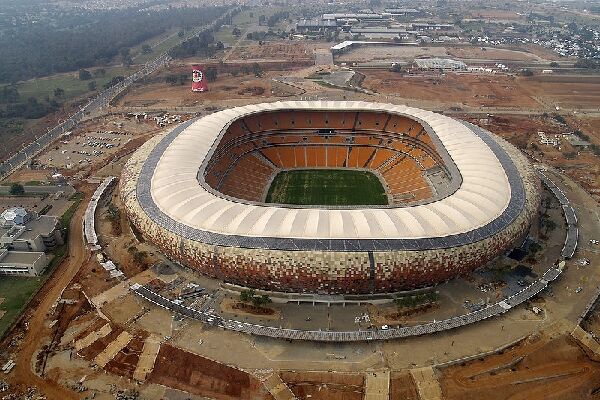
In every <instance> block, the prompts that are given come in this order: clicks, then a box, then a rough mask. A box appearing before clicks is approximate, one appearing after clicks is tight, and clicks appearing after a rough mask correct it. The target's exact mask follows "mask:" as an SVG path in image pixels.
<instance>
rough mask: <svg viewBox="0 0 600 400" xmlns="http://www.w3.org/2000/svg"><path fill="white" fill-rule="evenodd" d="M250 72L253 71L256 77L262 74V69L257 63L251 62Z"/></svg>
mask: <svg viewBox="0 0 600 400" xmlns="http://www.w3.org/2000/svg"><path fill="white" fill-rule="evenodd" d="M252 72H254V76H256V77H257V78H260V77H261V76H262V74H263V70H262V67H261V66H260V64H259V63H254V64H252Z"/></svg>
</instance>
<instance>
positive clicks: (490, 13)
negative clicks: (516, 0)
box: [469, 8, 525, 20]
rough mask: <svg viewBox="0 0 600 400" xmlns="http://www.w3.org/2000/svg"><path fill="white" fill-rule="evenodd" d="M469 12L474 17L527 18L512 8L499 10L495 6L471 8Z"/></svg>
mask: <svg viewBox="0 0 600 400" xmlns="http://www.w3.org/2000/svg"><path fill="white" fill-rule="evenodd" d="M469 14H470V16H471V17H472V18H485V19H492V20H494V19H500V20H508V19H512V20H523V19H525V18H524V17H523V16H522V15H519V14H517V13H516V12H515V11H511V10H499V9H493V8H474V9H471V10H469Z"/></svg>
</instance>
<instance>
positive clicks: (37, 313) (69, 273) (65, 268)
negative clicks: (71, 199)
mask: <svg viewBox="0 0 600 400" xmlns="http://www.w3.org/2000/svg"><path fill="white" fill-rule="evenodd" d="M89 200H90V194H89V193H87V191H86V193H85V198H84V199H83V201H81V203H80V204H79V206H78V208H77V210H76V212H75V214H74V215H73V218H71V224H70V229H69V241H68V256H67V257H66V258H65V260H64V261H63V262H62V263H61V264H60V265H59V266H58V267H57V268H56V270H55V271H54V274H53V275H52V277H51V278H50V279H48V281H46V283H45V284H44V286H43V287H42V289H41V290H40V292H39V293H38V294H37V295H36V299H35V300H34V302H32V303H31V304H36V303H35V302H36V301H37V302H39V304H36V305H35V309H34V310H30V312H31V315H30V317H29V318H28V319H27V322H28V325H29V329H28V330H27V331H26V332H25V337H24V338H23V340H22V342H21V347H20V349H19V351H18V352H17V354H15V359H16V360H17V365H16V366H15V368H14V370H13V372H12V377H13V380H14V382H15V383H17V384H19V385H22V386H23V387H30V386H36V387H37V388H38V390H39V391H40V392H41V393H43V394H44V395H46V397H47V398H48V399H61V400H68V399H79V398H80V396H78V395H77V394H76V393H74V392H73V391H70V390H68V389H67V388H65V387H63V386H60V385H59V384H58V383H56V382H54V381H51V380H46V379H43V378H42V377H40V376H38V375H36V374H35V372H34V371H33V366H34V365H35V360H33V356H34V355H35V354H36V350H38V349H39V348H40V344H41V341H42V340H43V339H44V338H45V337H46V336H47V334H48V329H47V328H45V325H44V322H45V320H46V317H47V315H48V313H49V312H50V310H51V308H52V306H53V305H54V303H56V301H57V300H58V299H59V297H60V296H61V294H62V292H63V290H64V289H65V288H66V287H67V286H68V285H69V283H70V282H71V280H72V279H73V278H74V277H75V275H76V274H77V272H79V269H80V267H81V265H82V264H83V263H84V262H85V261H86V259H87V258H89V255H90V253H89V251H88V249H87V248H86V247H85V246H84V244H83V231H82V229H81V221H82V219H83V214H84V212H85V208H86V206H87V203H88V202H89ZM30 307H31V306H30Z"/></svg>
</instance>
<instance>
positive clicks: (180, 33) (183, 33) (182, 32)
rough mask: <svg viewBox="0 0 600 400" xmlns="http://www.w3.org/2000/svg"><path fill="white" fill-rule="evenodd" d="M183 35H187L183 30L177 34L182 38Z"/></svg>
mask: <svg viewBox="0 0 600 400" xmlns="http://www.w3.org/2000/svg"><path fill="white" fill-rule="evenodd" d="M183 35H185V32H184V31H183V30H181V31H179V32H177V36H179V37H180V38H182V37H183Z"/></svg>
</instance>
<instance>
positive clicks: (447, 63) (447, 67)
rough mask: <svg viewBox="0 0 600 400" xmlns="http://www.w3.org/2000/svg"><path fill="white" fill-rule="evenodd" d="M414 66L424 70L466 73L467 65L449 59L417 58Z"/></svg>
mask: <svg viewBox="0 0 600 400" xmlns="http://www.w3.org/2000/svg"><path fill="white" fill-rule="evenodd" d="M414 65H415V67H416V68H418V69H422V70H431V69H437V70H444V71H466V70H467V64H465V63H464V62H462V61H456V60H452V59H449V58H417V59H415V61H414Z"/></svg>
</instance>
